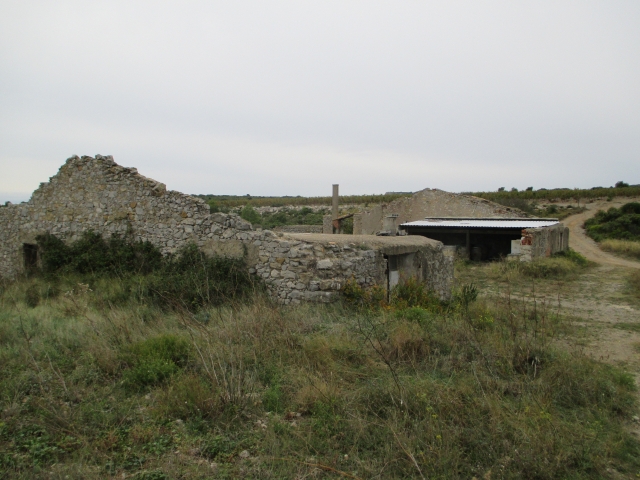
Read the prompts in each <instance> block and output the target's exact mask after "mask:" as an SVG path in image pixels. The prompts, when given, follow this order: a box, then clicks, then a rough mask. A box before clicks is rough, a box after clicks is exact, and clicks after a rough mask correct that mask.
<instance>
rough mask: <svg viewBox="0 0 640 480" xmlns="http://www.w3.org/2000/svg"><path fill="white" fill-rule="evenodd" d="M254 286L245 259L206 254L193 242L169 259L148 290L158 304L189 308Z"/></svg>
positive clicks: (225, 299)
mask: <svg viewBox="0 0 640 480" xmlns="http://www.w3.org/2000/svg"><path fill="white" fill-rule="evenodd" d="M256 287H257V284H256V281H255V280H254V278H253V277H251V275H250V274H249V272H248V270H247V268H246V264H245V262H244V260H241V259H234V258H225V257H208V256H207V255H205V254H204V253H203V252H202V251H201V250H199V249H198V247H197V246H196V245H194V244H190V245H187V246H185V247H184V248H182V249H181V250H180V251H179V252H178V254H177V255H175V256H173V257H170V258H168V259H167V260H166V263H165V265H164V268H163V269H162V270H161V271H160V272H159V274H158V275H154V276H152V277H151V278H150V280H149V293H150V295H151V297H152V298H154V300H155V301H156V302H157V303H158V304H159V305H161V306H163V307H167V308H173V309H186V310H188V311H197V310H199V309H200V308H201V307H204V306H206V305H220V304H222V303H224V302H228V301H232V300H237V299H240V298H242V297H244V296H245V295H246V294H247V293H249V292H251V291H252V290H254V289H255V288H256Z"/></svg>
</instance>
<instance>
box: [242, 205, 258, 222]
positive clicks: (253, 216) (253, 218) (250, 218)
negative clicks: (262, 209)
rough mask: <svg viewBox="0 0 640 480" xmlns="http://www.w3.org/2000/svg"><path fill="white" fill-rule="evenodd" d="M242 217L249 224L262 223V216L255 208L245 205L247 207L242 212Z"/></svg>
mask: <svg viewBox="0 0 640 480" xmlns="http://www.w3.org/2000/svg"><path fill="white" fill-rule="evenodd" d="M240 216H241V217H242V218H244V219H245V220H246V221H247V222H250V223H253V224H256V223H260V221H261V220H262V217H261V216H260V214H259V213H258V212H256V210H255V208H253V207H252V206H251V205H245V207H244V208H243V209H242V211H241V212H240Z"/></svg>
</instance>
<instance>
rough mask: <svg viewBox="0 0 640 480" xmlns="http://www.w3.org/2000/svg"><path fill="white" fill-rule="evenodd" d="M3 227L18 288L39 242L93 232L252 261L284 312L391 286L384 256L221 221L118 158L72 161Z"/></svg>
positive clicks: (435, 273)
mask: <svg viewBox="0 0 640 480" xmlns="http://www.w3.org/2000/svg"><path fill="white" fill-rule="evenodd" d="M0 225H2V228H1V229H0V277H2V278H15V277H16V276H18V275H19V274H20V273H22V272H23V271H24V260H23V250H22V248H23V244H35V243H36V241H35V237H36V236H37V235H38V234H41V233H45V232H49V233H52V234H54V235H56V236H57V237H59V238H61V239H63V240H65V241H73V240H76V239H77V238H79V236H80V235H81V234H82V232H84V231H87V230H93V231H95V232H96V233H100V234H101V235H103V236H109V235H111V234H114V233H118V234H122V235H124V234H127V233H129V234H131V235H132V236H133V238H135V239H136V240H141V241H149V242H151V243H152V244H154V245H155V246H157V247H158V248H159V249H160V250H161V251H162V252H163V253H164V254H167V253H172V252H175V251H176V250H177V249H179V248H180V247H182V246H184V245H186V244H187V243H190V242H193V243H195V244H197V245H198V246H199V247H200V248H202V249H203V251H204V252H205V253H208V254H219V255H224V256H234V257H244V258H245V259H246V260H247V264H248V265H249V268H250V272H251V273H253V274H255V275H258V276H260V277H261V278H262V279H263V280H264V281H265V283H266V285H267V288H268V289H269V292H270V294H271V295H272V297H273V298H275V299H276V300H277V301H279V302H280V303H283V304H289V303H299V302H300V301H301V300H306V301H317V302H329V301H332V300H335V299H336V297H337V295H338V292H339V290H340V288H341V287H342V285H343V284H344V282H345V281H346V280H348V279H349V278H355V279H356V280H357V281H358V283H359V284H361V285H362V286H363V287H369V286H372V285H374V284H381V283H383V282H384V275H385V273H384V272H385V270H386V260H385V259H384V254H383V253H382V251H380V250H373V249H371V250H367V249H362V248H358V246H357V245H356V243H354V241H355V239H353V240H351V241H350V242H349V243H336V242H333V241H329V240H326V239H325V240H316V241H314V242H309V241H305V240H303V239H301V238H297V237H295V236H294V235H290V236H287V235H286V234H281V235H282V236H279V235H276V234H275V233H273V232H271V231H268V230H257V231H254V230H253V229H252V227H251V224H250V223H249V222H246V221H245V220H243V219H241V218H240V217H239V216H238V215H235V214H222V213H213V214H211V213H209V206H208V205H207V204H206V203H205V202H204V201H203V200H201V199H198V198H195V197H191V196H189V195H185V194H182V193H179V192H175V191H167V190H166V187H165V185H164V184H162V183H159V182H156V181H155V180H151V179H149V178H146V177H144V176H142V175H140V174H138V173H137V170H136V169H135V168H125V167H122V166H119V165H118V164H116V163H115V162H114V161H113V158H112V157H111V156H101V155H96V157H95V158H93V157H88V156H83V157H82V158H79V157H77V156H74V157H71V158H69V159H68V160H67V162H66V163H65V164H64V165H63V166H62V167H61V168H60V171H59V172H58V173H57V174H56V175H55V176H54V177H52V178H51V179H50V181H49V182H48V183H42V184H41V185H40V187H39V188H38V189H37V190H36V191H35V192H34V193H33V195H32V197H31V199H30V200H29V202H26V203H23V204H19V205H11V204H9V205H8V206H6V207H2V208H0ZM374 238H375V237H374ZM425 240H426V239H425ZM429 242H431V243H425V244H424V245H420V246H419V250H420V251H422V252H424V255H425V256H431V257H433V259H435V260H434V263H433V264H432V265H430V266H428V267H427V266H425V268H430V269H431V270H432V272H431V275H432V277H433V279H432V280H430V281H431V286H432V288H434V289H435V290H437V291H439V292H441V296H443V297H447V296H448V295H450V292H451V282H452V278H453V269H452V267H449V266H448V265H447V263H446V259H445V260H442V258H444V255H443V252H442V245H441V244H440V243H439V242H433V241H429ZM414 243H415V242H414ZM414 249H415V248H414ZM425 258H426V257H425ZM439 269H442V271H439Z"/></svg>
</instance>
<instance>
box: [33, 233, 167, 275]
mask: <svg viewBox="0 0 640 480" xmlns="http://www.w3.org/2000/svg"><path fill="white" fill-rule="evenodd" d="M36 241H37V242H38V246H39V249H40V252H41V260H42V270H43V272H44V273H47V274H54V273H59V272H68V273H80V274H109V275H114V274H119V275H122V274H132V273H138V274H140V273H141V274H146V273H150V272H151V271H153V270H156V269H158V268H159V267H160V266H161V265H162V254H161V253H160V250H159V249H158V248H157V247H155V246H154V245H153V244H151V243H150V242H140V241H132V240H130V239H127V238H124V237H122V236H120V235H117V234H113V235H112V236H111V237H110V238H109V239H108V240H105V239H104V238H102V236H100V234H98V233H95V232H93V231H87V232H84V233H83V234H82V236H81V237H80V239H78V240H77V241H75V242H73V243H70V244H69V245H67V244H65V243H64V242H63V241H62V240H60V239H59V238H57V237H56V236H54V235H52V234H44V235H38V236H37V237H36Z"/></svg>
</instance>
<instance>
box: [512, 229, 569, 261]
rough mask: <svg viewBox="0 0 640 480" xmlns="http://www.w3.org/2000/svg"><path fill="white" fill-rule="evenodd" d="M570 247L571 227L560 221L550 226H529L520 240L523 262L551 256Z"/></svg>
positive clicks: (521, 259)
mask: <svg viewBox="0 0 640 480" xmlns="http://www.w3.org/2000/svg"><path fill="white" fill-rule="evenodd" d="M568 248H569V228H568V227H565V226H564V224H562V223H558V224H557V225H553V226H550V227H541V228H527V229H526V230H523V231H522V239H521V240H520V258H519V260H520V261H521V262H530V261H532V260H536V259H539V258H544V257H550V256H551V255H553V254H554V253H557V252H562V251H564V250H567V249H568Z"/></svg>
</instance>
